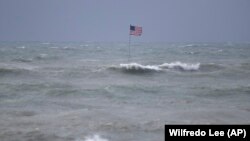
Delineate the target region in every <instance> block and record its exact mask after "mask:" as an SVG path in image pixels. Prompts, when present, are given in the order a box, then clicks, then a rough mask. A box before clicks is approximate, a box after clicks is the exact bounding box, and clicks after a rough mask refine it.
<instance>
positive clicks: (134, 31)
mask: <svg viewBox="0 0 250 141" xmlns="http://www.w3.org/2000/svg"><path fill="white" fill-rule="evenodd" d="M141 34H142V27H139V26H133V25H130V35H134V36H141Z"/></svg>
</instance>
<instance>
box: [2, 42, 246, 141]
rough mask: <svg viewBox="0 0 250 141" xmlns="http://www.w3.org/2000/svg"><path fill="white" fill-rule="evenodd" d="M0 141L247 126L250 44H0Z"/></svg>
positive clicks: (138, 140) (78, 139)
mask: <svg viewBox="0 0 250 141" xmlns="http://www.w3.org/2000/svg"><path fill="white" fill-rule="evenodd" d="M0 113H1V114H0V138H1V140H2V141H11V140H19V141H26V140H36V141H51V140H54V141H57V140H58V141H64V140H65V141H128V140H133V141H152V140H155V141H157V140H158V141H160V140H164V125H165V124H249V123H250V43H133V44H131V58H128V44H127V43H101V42H60V43H56V42H52V43H42V42H0Z"/></svg>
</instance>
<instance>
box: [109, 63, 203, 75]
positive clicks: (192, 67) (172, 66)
mask: <svg viewBox="0 0 250 141" xmlns="http://www.w3.org/2000/svg"><path fill="white" fill-rule="evenodd" d="M110 68H111V69H115V70H117V69H118V70H122V71H126V72H131V73H136V72H137V73H141V72H162V71H165V70H179V71H198V70H199V68H200V63H196V64H187V63H182V62H172V63H163V64H161V65H141V64H138V63H129V64H120V65H119V66H112V67H110Z"/></svg>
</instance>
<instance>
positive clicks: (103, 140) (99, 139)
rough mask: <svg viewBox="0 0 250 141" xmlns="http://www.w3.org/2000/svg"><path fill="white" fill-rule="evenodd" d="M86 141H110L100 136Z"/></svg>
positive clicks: (88, 138)
mask: <svg viewBox="0 0 250 141" xmlns="http://www.w3.org/2000/svg"><path fill="white" fill-rule="evenodd" d="M77 141H78V140H77ZM84 141H108V140H107V139H104V138H102V137H100V136H99V135H94V136H91V137H87V138H86V139H85V140H84Z"/></svg>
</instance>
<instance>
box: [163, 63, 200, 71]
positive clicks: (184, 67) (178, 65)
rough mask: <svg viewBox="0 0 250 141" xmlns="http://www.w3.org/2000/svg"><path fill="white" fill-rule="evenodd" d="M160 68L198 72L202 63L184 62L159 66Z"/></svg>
mask: <svg viewBox="0 0 250 141" xmlns="http://www.w3.org/2000/svg"><path fill="white" fill-rule="evenodd" d="M159 67H160V68H164V69H179V70H183V71H197V70H199V68H200V63H195V64H188V63H182V62H178V61H177V62H172V63H164V64H162V65H159Z"/></svg>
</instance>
